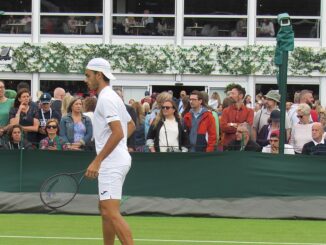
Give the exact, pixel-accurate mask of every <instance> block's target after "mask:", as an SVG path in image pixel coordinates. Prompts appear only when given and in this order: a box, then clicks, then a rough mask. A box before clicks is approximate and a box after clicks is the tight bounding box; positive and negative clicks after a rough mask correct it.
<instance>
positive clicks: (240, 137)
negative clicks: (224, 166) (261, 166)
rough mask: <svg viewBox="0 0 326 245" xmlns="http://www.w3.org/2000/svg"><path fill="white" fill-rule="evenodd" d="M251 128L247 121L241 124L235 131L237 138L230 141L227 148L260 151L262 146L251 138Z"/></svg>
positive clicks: (230, 149) (228, 149) (229, 149)
mask: <svg viewBox="0 0 326 245" xmlns="http://www.w3.org/2000/svg"><path fill="white" fill-rule="evenodd" d="M250 128H251V127H250V125H249V124H247V123H243V124H240V125H239V126H238V128H237V132H236V133H235V140H233V141H231V142H230V143H229V145H228V146H227V147H226V150H227V151H256V152H260V151H261V147H260V146H259V145H258V144H257V143H256V142H255V141H252V140H250Z"/></svg>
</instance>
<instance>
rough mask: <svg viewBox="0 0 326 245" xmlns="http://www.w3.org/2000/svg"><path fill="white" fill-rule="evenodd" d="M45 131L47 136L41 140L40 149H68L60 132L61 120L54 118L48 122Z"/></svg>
mask: <svg viewBox="0 0 326 245" xmlns="http://www.w3.org/2000/svg"><path fill="white" fill-rule="evenodd" d="M45 131H46V134H47V137H45V138H44V139H42V140H41V141H40V149H42V150H52V151H53V150H66V149H67V144H66V142H65V141H64V139H63V138H62V137H60V136H59V135H58V134H59V122H58V120H57V119H55V118H52V119H49V120H48V121H47V122H46V126H45Z"/></svg>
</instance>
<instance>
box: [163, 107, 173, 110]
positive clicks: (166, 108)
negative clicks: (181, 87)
mask: <svg viewBox="0 0 326 245" xmlns="http://www.w3.org/2000/svg"><path fill="white" fill-rule="evenodd" d="M171 108H173V106H162V109H163V110H170V109H171Z"/></svg>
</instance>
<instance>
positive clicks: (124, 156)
mask: <svg viewBox="0 0 326 245" xmlns="http://www.w3.org/2000/svg"><path fill="white" fill-rule="evenodd" d="M85 76H86V78H85V83H86V84H87V86H88V88H89V89H90V90H96V92H97V94H98V100H97V104H96V108H95V111H94V125H93V128H94V131H93V136H94V139H95V146H96V152H97V156H96V157H95V158H94V160H93V161H92V162H91V163H90V164H89V166H88V168H87V170H86V173H85V176H86V177H88V178H93V179H94V178H97V179H98V192H99V200H100V201H99V208H100V213H101V216H102V229H103V238H104V244H113V243H114V240H115V236H116V235H117V236H118V239H119V240H120V242H121V244H124V245H133V244H134V242H133V238H132V233H131V230H130V228H129V226H128V224H127V223H126V221H125V220H124V218H123V217H122V216H121V214H120V201H121V198H122V187H123V183H124V180H125V178H126V175H127V173H128V172H129V169H130V167H131V156H130V154H129V152H128V148H127V138H128V136H130V135H131V134H132V133H133V132H134V131H135V124H134V122H133V120H132V119H131V117H130V115H129V113H128V112H127V109H126V107H125V105H124V103H123V101H122V99H121V98H120V97H119V96H118V94H117V93H116V92H115V91H113V90H112V88H111V87H110V86H109V84H110V81H111V80H113V79H115V77H114V76H113V74H112V73H111V66H110V63H109V62H108V61H107V60H105V59H103V58H94V59H92V60H90V61H89V63H88V64H87V66H86V70H85Z"/></svg>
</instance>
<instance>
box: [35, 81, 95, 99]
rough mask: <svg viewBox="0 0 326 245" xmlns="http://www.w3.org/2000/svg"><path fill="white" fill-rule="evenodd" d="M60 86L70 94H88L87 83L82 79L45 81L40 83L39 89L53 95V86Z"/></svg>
mask: <svg viewBox="0 0 326 245" xmlns="http://www.w3.org/2000/svg"><path fill="white" fill-rule="evenodd" d="M57 87H61V88H63V89H64V90H65V91H66V92H69V93H70V94H71V95H78V96H86V95H88V94H89V91H88V88H87V85H86V83H85V82H84V81H45V80H42V81H41V83H40V90H41V91H42V92H44V93H45V92H47V93H50V94H52V95H53V91H54V89H55V88H57Z"/></svg>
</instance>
